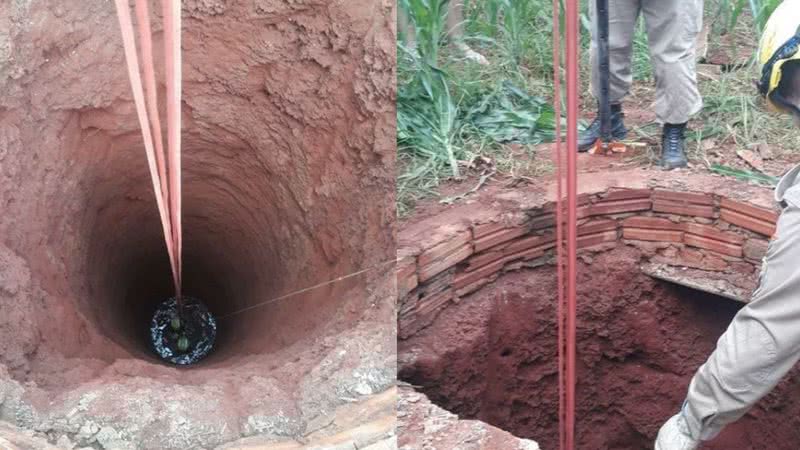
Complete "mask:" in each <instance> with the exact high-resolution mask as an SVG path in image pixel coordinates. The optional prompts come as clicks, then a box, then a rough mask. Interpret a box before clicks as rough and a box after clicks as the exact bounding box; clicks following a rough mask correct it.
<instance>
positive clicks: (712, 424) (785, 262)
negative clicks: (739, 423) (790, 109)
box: [683, 166, 800, 440]
mask: <svg viewBox="0 0 800 450" xmlns="http://www.w3.org/2000/svg"><path fill="white" fill-rule="evenodd" d="M798 173H800V166H797V167H795V168H794V169H792V170H791V171H790V172H789V173H788V174H787V175H785V176H784V177H783V178H782V179H781V182H780V183H779V184H778V187H777V189H776V190H775V199H776V200H777V201H778V202H779V203H781V204H782V205H783V206H784V209H783V213H782V214H781V216H780V219H778V226H777V231H776V234H775V237H774V238H773V240H772V242H771V243H770V245H769V249H768V250H767V254H766V256H765V257H764V262H763V266H762V271H761V280H760V283H759V287H758V288H757V289H756V291H755V292H754V293H753V296H752V299H751V301H750V303H748V304H747V306H745V307H744V308H742V309H741V310H739V312H738V313H737V314H736V316H734V318H733V320H732V321H731V324H730V325H729V326H728V329H727V330H726V331H725V333H724V334H723V335H722V337H720V338H719V341H718V342H717V348H716V350H714V352H713V353H712V354H711V356H710V357H709V358H708V361H706V363H705V364H703V365H702V366H701V367H700V369H699V370H698V372H697V373H696V374H695V376H694V378H693V379H692V382H691V384H690V385H689V392H688V394H687V397H686V402H685V403H684V406H683V415H684V417H685V419H686V422H687V424H688V426H689V431H690V434H691V435H692V437H693V438H694V439H699V440H709V439H711V438H713V437H714V436H716V435H717V434H718V433H719V432H720V431H721V430H722V428H723V427H724V426H725V425H727V424H729V423H731V422H733V421H735V420H737V419H739V418H740V417H741V416H743V415H744V414H745V413H746V412H747V411H748V410H749V409H750V408H751V407H752V406H753V405H754V404H755V403H756V402H757V401H758V400H759V399H761V398H762V397H763V396H764V395H766V394H767V393H769V391H771V390H772V388H774V387H775V385H776V384H778V381H780V379H781V378H782V377H783V376H784V375H786V373H787V372H788V371H789V369H791V368H792V367H793V366H794V365H795V363H797V361H798V358H800V177H799V176H798Z"/></svg>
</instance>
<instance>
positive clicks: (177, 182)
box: [161, 0, 183, 299]
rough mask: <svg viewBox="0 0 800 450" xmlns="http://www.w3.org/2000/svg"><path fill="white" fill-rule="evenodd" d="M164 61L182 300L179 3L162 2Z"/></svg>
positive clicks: (171, 194)
mask: <svg viewBox="0 0 800 450" xmlns="http://www.w3.org/2000/svg"><path fill="white" fill-rule="evenodd" d="M161 5H162V8H163V15H164V58H165V59H166V76H167V133H168V136H167V146H168V148H169V161H168V164H169V173H168V176H169V204H170V212H171V213H172V217H171V221H172V233H173V243H174V245H175V254H176V257H175V263H176V265H177V270H176V271H177V277H178V278H177V281H176V293H175V295H176V296H177V297H178V299H180V298H181V291H180V287H181V274H182V272H183V270H182V269H183V267H182V262H181V254H182V253H183V233H182V231H181V230H182V223H181V74H182V72H181V2H180V0H162V1H161Z"/></svg>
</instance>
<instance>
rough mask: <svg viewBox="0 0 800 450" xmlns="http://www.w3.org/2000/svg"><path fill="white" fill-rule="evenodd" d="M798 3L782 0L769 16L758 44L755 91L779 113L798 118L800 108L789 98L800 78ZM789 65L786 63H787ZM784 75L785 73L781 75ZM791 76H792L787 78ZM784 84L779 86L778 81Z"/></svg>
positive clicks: (793, 94)
mask: <svg viewBox="0 0 800 450" xmlns="http://www.w3.org/2000/svg"><path fill="white" fill-rule="evenodd" d="M798 25H800V0H784V2H783V3H781V4H780V5H779V6H778V7H777V8H776V9H775V11H774V12H773V13H772V15H771V16H770V17H769V20H768V21H767V24H766V26H765V27H764V33H763V34H762V35H761V43H760V44H759V53H758V62H759V64H760V66H761V80H760V82H759V83H758V89H759V91H760V92H761V95H763V96H764V97H765V98H766V99H767V103H768V104H769V106H770V107H771V108H773V109H775V110H778V111H782V112H791V113H795V114H796V115H800V109H798V107H799V106H800V105H798V104H797V102H796V101H791V100H792V99H796V98H798V96H800V92H793V89H797V86H790V84H793V85H797V83H796V82H795V81H796V80H793V79H790V78H795V77H798V76H800V70H798V69H800V27H799V26H798ZM787 63H788V64H787ZM784 72H786V73H784ZM790 74H791V75H790ZM782 78H783V80H784V83H783V84H782V83H781V80H782Z"/></svg>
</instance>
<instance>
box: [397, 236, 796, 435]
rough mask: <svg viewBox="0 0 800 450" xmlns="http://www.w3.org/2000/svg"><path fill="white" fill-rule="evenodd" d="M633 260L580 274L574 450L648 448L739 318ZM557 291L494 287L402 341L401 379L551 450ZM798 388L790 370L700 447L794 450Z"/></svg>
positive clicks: (530, 279)
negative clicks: (729, 326) (655, 276)
mask: <svg viewBox="0 0 800 450" xmlns="http://www.w3.org/2000/svg"><path fill="white" fill-rule="evenodd" d="M640 256H641V255H640V254H639V252H638V250H636V249H634V248H632V247H623V248H619V249H617V250H613V251H610V252H606V253H600V254H596V255H595V256H594V257H593V258H589V259H586V260H585V261H583V262H582V263H581V266H580V272H579V279H578V282H579V298H578V392H577V396H578V397H577V398H578V401H577V418H578V422H577V435H578V439H577V443H578V445H577V446H578V448H582V449H592V450H602V449H615V450H618V449H652V444H653V440H654V437H655V435H656V433H657V431H658V428H659V427H660V425H661V424H662V423H663V421H665V420H666V419H667V418H668V417H669V416H670V415H672V414H674V413H675V412H676V411H677V410H678V409H679V407H680V405H681V402H682V400H683V398H684V395H685V393H686V389H687V386H688V383H689V380H690V379H691V376H692V375H693V373H694V371H695V370H696V369H697V367H699V366H700V365H701V364H702V363H703V362H704V361H705V359H706V358H707V356H708V355H709V353H710V352H711V351H712V350H713V349H714V347H715V344H716V340H717V338H718V337H719V336H720V334H721V333H722V332H723V331H724V330H725V328H726V326H727V324H728V323H729V321H730V320H731V318H732V317H733V315H734V314H735V313H736V311H737V309H738V308H739V307H740V305H739V304H738V303H736V302H733V301H729V300H726V299H722V298H719V297H714V296H710V295H707V294H702V293H699V292H697V291H692V290H688V289H685V288H680V287H676V286H674V285H670V284H664V283H661V282H657V281H655V280H653V279H651V278H649V277H647V276H645V275H643V274H641V273H640V271H639V270H638V264H639V261H640ZM555 291H556V285H555V276H554V272H553V269H552V267H543V268H539V269H533V270H526V271H521V272H513V273H510V274H507V275H504V276H502V277H501V278H500V279H499V280H498V281H497V282H495V283H493V284H490V285H488V286H487V287H484V288H483V289H482V290H479V291H477V292H476V293H474V294H472V295H471V296H469V297H466V298H463V299H462V300H461V302H460V303H458V304H457V305H452V306H450V307H449V308H447V309H445V310H444V311H442V312H441V313H440V314H439V316H438V317H437V319H436V321H435V322H434V323H433V324H432V325H431V326H430V327H428V328H427V329H425V330H422V331H421V332H419V333H417V334H416V335H414V336H412V337H411V338H409V339H408V340H407V341H401V342H400V344H399V348H398V354H399V365H400V367H399V370H400V378H401V379H403V380H405V381H408V382H410V383H412V384H414V385H418V386H422V388H421V390H422V391H423V392H424V393H425V394H426V395H428V396H429V397H430V399H431V400H432V401H433V402H435V403H437V404H439V405H440V406H442V407H444V408H445V409H448V410H450V411H452V412H455V413H457V414H459V415H460V416H461V417H462V418H465V419H480V420H483V421H485V422H488V423H489V424H491V425H494V426H496V427H498V428H501V429H504V430H507V431H509V432H511V433H513V434H515V435H517V436H519V437H524V438H530V439H534V440H536V441H538V442H539V443H540V445H541V446H542V448H551V449H552V448H557V447H558V416H557V413H558V402H557V395H558V394H557V390H558V386H557V366H556V360H557V354H556V349H557V347H556V324H555V310H554V304H555V303H554V301H555V300H554V292H555ZM798 389H800V376H798V373H797V371H796V370H795V371H793V372H792V374H791V375H790V376H789V377H787V379H786V380H784V381H783V382H782V383H781V384H780V385H779V386H778V388H777V389H775V391H773V392H772V393H771V394H769V395H768V396H767V397H766V398H765V399H763V400H762V401H761V402H760V403H759V404H758V405H757V406H756V407H755V408H754V409H753V410H752V411H751V412H750V413H749V414H747V415H746V416H745V417H744V418H743V419H741V420H740V421H739V422H737V423H736V424H735V425H732V426H730V427H729V428H728V429H726V430H725V432H724V433H723V434H721V435H720V436H719V437H718V438H717V439H716V440H714V441H713V442H710V443H709V444H707V445H706V446H705V447H704V448H706V449H716V450H722V449H728V450H730V449H737V450H757V449H758V450H762V449H766V448H769V449H786V450H789V449H795V448H798V446H800V398H798V397H797V395H796V393H797V392H798Z"/></svg>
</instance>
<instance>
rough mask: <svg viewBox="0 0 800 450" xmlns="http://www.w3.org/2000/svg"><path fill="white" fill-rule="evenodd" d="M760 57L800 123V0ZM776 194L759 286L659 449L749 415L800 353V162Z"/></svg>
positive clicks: (785, 10)
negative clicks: (776, 214) (776, 213)
mask: <svg viewBox="0 0 800 450" xmlns="http://www.w3.org/2000/svg"><path fill="white" fill-rule="evenodd" d="M759 61H760V63H761V66H762V77H761V81H760V83H759V91H760V92H761V94H762V95H763V96H764V97H766V100H767V103H768V105H770V106H771V107H772V108H773V109H776V110H778V111H781V112H785V113H788V114H791V115H792V116H793V118H794V120H795V124H797V125H798V126H800V0H785V1H784V2H783V3H781V4H780V5H779V6H778V8H777V9H776V10H775V11H774V12H773V14H772V15H771V16H770V19H769V21H768V22H767V25H766V27H765V31H764V34H763V36H762V38H761V44H760V51H759ZM775 200H776V201H777V203H778V204H779V205H780V207H781V208H782V212H781V215H780V218H779V219H778V223H777V227H776V232H775V236H774V237H773V239H772V241H771V242H770V244H769V247H768V249H767V252H766V255H765V257H764V261H763V264H762V269H761V274H760V277H761V278H760V280H759V286H758V288H757V289H756V290H755V292H754V293H753V295H752V298H751V300H750V302H749V303H748V304H747V305H746V306H745V307H744V308H742V309H741V310H739V312H738V313H737V314H736V316H735V317H734V318H733V320H732V321H731V324H730V325H729V326H728V329H727V330H725V333H723V335H722V336H721V337H720V338H719V341H718V342H717V348H716V349H715V350H714V352H713V353H712V354H711V356H710V357H709V358H708V360H707V361H706V362H705V364H703V365H702V366H701V367H700V368H699V369H698V371H697V373H696V374H695V375H694V377H693V378H692V381H691V383H690V384H689V389H688V392H687V394H686V400H685V401H684V403H683V406H682V408H681V410H680V412H678V414H676V415H674V416H672V417H671V418H670V419H669V420H668V421H667V422H666V423H665V424H664V425H663V426H662V427H661V429H660V430H659V433H658V437H657V438H656V443H655V448H656V450H695V449H697V448H699V447H700V445H701V443H702V442H703V441H707V440H711V439H713V438H714V437H715V436H716V435H717V434H719V433H720V432H721V431H722V429H723V428H724V427H725V426H726V425H727V424H730V423H732V422H734V421H736V420H738V419H739V418H740V417H742V416H743V415H744V414H745V413H746V412H747V411H748V410H749V409H750V408H752V407H753V405H755V403H756V402H757V401H758V400H760V399H761V398H762V397H764V396H765V395H766V394H767V393H769V392H770V391H771V390H772V389H773V388H774V387H775V386H776V385H777V384H778V382H779V381H780V380H781V378H783V376H784V375H786V373H787V372H788V371H789V370H790V369H791V368H792V367H794V366H795V364H797V361H798V360H799V359H800V165H797V166H795V167H794V168H792V169H791V170H790V171H789V172H788V173H787V174H786V175H784V176H783V178H781V180H780V182H779V183H778V186H777V188H776V189H775ZM787 445H789V444H788V443H787ZM756 447H757V448H767V447H760V446H756ZM785 448H789V447H785Z"/></svg>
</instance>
